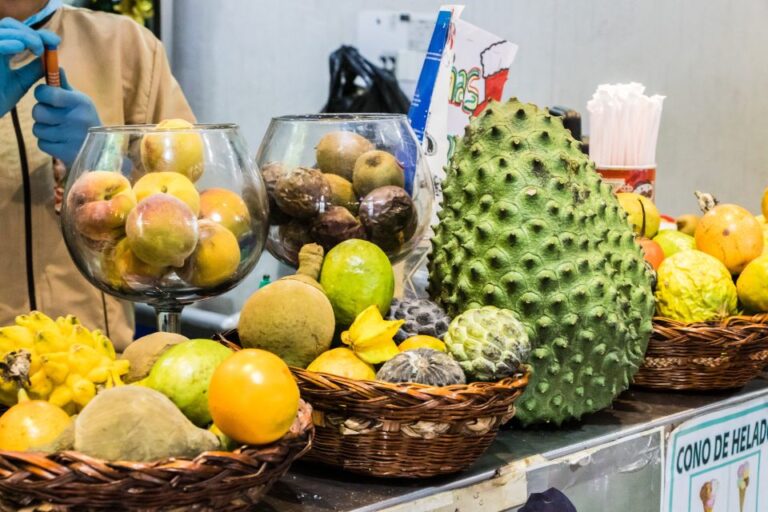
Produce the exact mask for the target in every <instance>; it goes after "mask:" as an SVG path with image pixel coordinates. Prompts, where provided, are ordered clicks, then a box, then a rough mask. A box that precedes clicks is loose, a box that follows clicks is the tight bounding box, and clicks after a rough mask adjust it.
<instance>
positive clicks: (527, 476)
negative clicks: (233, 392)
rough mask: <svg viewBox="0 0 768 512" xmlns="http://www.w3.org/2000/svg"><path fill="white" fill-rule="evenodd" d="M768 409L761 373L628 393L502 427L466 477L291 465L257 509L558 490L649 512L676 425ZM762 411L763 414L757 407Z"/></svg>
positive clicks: (388, 506) (347, 509) (603, 505)
mask: <svg viewBox="0 0 768 512" xmlns="http://www.w3.org/2000/svg"><path fill="white" fill-rule="evenodd" d="M755 400H757V401H763V402H766V403H768V374H765V373H764V374H762V375H761V377H760V378H759V379H757V380H754V381H752V382H751V383H750V384H749V385H747V386H746V387H744V388H742V389H741V390H739V391H732V392H721V393H707V394H701V393H656V392H648V391H642V390H639V389H634V388H633V389H631V390H629V391H627V392H625V393H623V394H622V395H621V396H620V397H619V398H618V399H617V400H616V401H615V402H614V404H613V407H611V408H610V409H606V410H604V411H601V412H599V413H596V414H592V415H589V416H588V417H585V418H584V420H583V421H581V422H578V423H572V424H570V425H565V426H563V427H560V428H557V429H556V428H551V429H547V428H537V429H520V428H515V426H514V422H512V423H513V425H512V426H511V427H510V428H506V429H504V430H503V431H502V432H501V433H500V434H499V436H498V437H497V439H496V441H495V443H494V444H493V445H492V446H491V447H490V449H489V450H488V451H487V452H486V453H485V455H483V456H482V457H481V458H480V459H479V460H478V461H477V462H476V463H475V464H474V465H473V466H472V468H470V469H469V470H468V471H466V472H463V473H459V474H456V475H453V476H449V477H439V478H432V479H421V480H413V481H411V480H404V479H375V478H366V477H361V476H358V475H353V474H351V473H345V472H342V471H337V470H334V469H330V468H324V467H322V466H319V465H315V464H312V465H310V464H306V463H301V462H299V463H296V464H294V465H293V466H292V468H291V471H290V472H289V473H288V474H287V475H286V476H285V477H284V478H283V479H282V480H281V481H280V482H278V484H276V485H275V486H274V487H273V488H272V491H271V492H270V494H269V495H268V496H267V497H266V498H265V499H264V501H263V502H262V503H261V504H260V510H264V511H280V512H294V511H301V512H320V511H340V512H341V511H343V512H353V511H354V512H373V511H385V510H386V511H392V512H394V511H397V512H404V511H417V510H418V511H451V512H453V511H455V510H460V511H461V512H467V511H475V510H477V511H480V510H482V511H497V510H498V511H501V510H510V511H517V510H519V506H520V505H522V504H523V503H524V502H525V500H526V498H527V496H528V495H529V494H530V493H534V492H542V491H544V490H546V489H548V488H550V487H556V488H558V489H561V490H562V491H563V492H564V493H566V494H567V495H568V497H569V498H570V499H571V500H572V501H573V502H574V504H575V506H576V508H577V510H579V511H580V512H582V511H594V510H607V509H608V508H607V507H610V508H611V509H616V510H628V511H630V510H631V511H632V512H645V511H649V512H650V511H654V512H656V511H658V510H660V505H661V502H662V492H663V489H662V488H663V481H664V467H665V461H664V457H665V451H666V448H665V444H666V439H667V436H668V435H669V433H670V432H671V431H672V430H673V429H675V428H676V427H677V426H678V425H680V424H681V423H683V422H686V421H689V420H692V419H694V418H697V417H700V416H702V415H710V414H713V413H715V414H721V415H723V416H724V415H727V414H728V413H729V412H730V411H731V410H733V409H735V408H738V407H739V406H741V405H743V404H745V403H748V402H751V401H755ZM766 410H768V409H763V411H766Z"/></svg>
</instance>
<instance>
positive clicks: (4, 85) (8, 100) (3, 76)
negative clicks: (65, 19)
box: [0, 18, 61, 116]
mask: <svg viewBox="0 0 768 512" xmlns="http://www.w3.org/2000/svg"><path fill="white" fill-rule="evenodd" d="M59 42H61V39H60V38H59V36H57V35H56V34H54V33H53V32H49V31H47V30H39V31H35V30H32V29H31V28H29V27H28V26H26V25H24V24H23V23H21V22H20V21H17V20H14V19H13V18H3V19H2V20H0V116H4V115H5V114H7V113H8V112H9V111H10V110H11V109H12V108H13V107H15V106H16V104H17V103H18V102H19V100H20V99H21V98H22V97H23V96H24V95H25V94H26V93H27V91H28V90H29V88H30V87H32V85H33V84H34V83H35V82H37V81H38V80H39V79H40V78H41V77H42V76H43V63H42V62H41V61H40V59H35V60H33V61H32V62H30V63H29V64H26V65H25V66H22V67H21V68H18V69H11V59H12V58H13V56H14V55H16V54H18V53H21V52H23V51H24V50H30V51H31V52H32V53H33V54H35V55H37V56H38V57H39V56H40V55H42V54H43V49H44V45H45V44H48V45H52V46H58V44H59Z"/></svg>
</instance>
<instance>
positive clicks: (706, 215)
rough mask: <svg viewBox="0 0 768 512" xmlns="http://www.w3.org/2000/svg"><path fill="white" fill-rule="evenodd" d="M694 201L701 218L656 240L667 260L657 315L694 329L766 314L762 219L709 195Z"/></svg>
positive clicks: (683, 220)
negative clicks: (699, 324)
mask: <svg viewBox="0 0 768 512" xmlns="http://www.w3.org/2000/svg"><path fill="white" fill-rule="evenodd" d="M695 196H696V198H697V199H698V203H699V208H700V209H701V210H702V212H703V215H702V216H701V217H699V216H697V215H693V214H686V215H683V216H681V217H678V219H677V230H674V229H669V230H662V231H660V232H659V233H658V234H657V235H656V237H654V241H656V242H657V243H658V244H659V245H660V246H661V247H662V249H663V251H664V255H665V258H664V260H663V262H662V264H661V266H660V267H659V268H658V275H657V278H658V279H657V284H656V286H655V288H656V301H657V313H658V315H660V316H662V317H666V318H669V319H672V320H677V321H679V322H685V323H692V322H720V321H722V320H724V319H726V318H727V317H729V316H733V315H738V314H756V313H765V312H768V300H766V298H765V297H766V293H765V289H766V288H765V283H766V282H768V281H766V279H767V278H768V272H766V268H765V267H766V260H765V258H764V254H765V249H766V245H765V243H766V242H765V240H766V231H765V227H766V226H765V224H764V220H763V219H764V218H763V217H762V216H754V215H752V213H750V212H749V211H748V210H747V209H746V208H744V207H742V206H739V205H736V204H727V203H720V202H719V201H718V200H717V199H716V198H715V197H714V196H713V195H711V194H706V193H702V192H698V191H697V192H696V193H695Z"/></svg>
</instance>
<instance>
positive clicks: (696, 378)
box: [634, 314, 768, 391]
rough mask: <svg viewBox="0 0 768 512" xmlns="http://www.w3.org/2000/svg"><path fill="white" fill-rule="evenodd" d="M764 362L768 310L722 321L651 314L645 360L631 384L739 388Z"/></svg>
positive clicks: (661, 387)
mask: <svg viewBox="0 0 768 512" xmlns="http://www.w3.org/2000/svg"><path fill="white" fill-rule="evenodd" d="M766 365H768V314H763V315H757V316H735V317H730V318H728V319H726V320H724V321H723V322H721V323H696V324H685V323H681V322H676V321H674V320H670V319H668V318H654V320H653V334H652V335H651V340H650V342H649V344H648V350H647V351H646V353H645V361H644V362H643V364H642V366H641V367H640V370H639V371H638V372H637V374H636V375H635V380H634V385H636V386H641V387H644V388H651V389H657V390H696V391H711V390H720V389H733V388H739V387H742V386H744V385H745V384H746V383H747V382H749V381H750V380H752V379H754V378H755V377H756V376H757V375H758V374H759V373H760V372H761V370H762V369H763V368H765V366H766Z"/></svg>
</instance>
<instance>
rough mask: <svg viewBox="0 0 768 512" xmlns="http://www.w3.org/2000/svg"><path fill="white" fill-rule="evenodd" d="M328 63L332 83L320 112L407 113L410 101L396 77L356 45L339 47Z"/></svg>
mask: <svg viewBox="0 0 768 512" xmlns="http://www.w3.org/2000/svg"><path fill="white" fill-rule="evenodd" d="M329 64H330V71H331V84H330V87H329V90H328V102H327V103H326V104H325V107H323V110H322V112H328V113H346V112H372V113H391V114H407V113H408V108H409V107H410V101H408V98H407V97H406V96H405V94H404V93H403V91H402V90H401V89H400V86H399V85H398V84H397V79H396V78H395V76H394V75H393V74H392V73H391V72H390V71H387V70H385V69H382V68H379V67H377V66H374V65H373V64H371V63H370V62H369V61H367V60H366V59H365V58H364V57H363V56H362V55H360V52H358V51H357V49H356V48H354V47H352V46H341V47H340V48H339V49H338V50H336V51H335V52H333V53H332V54H331V56H330V58H329Z"/></svg>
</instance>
